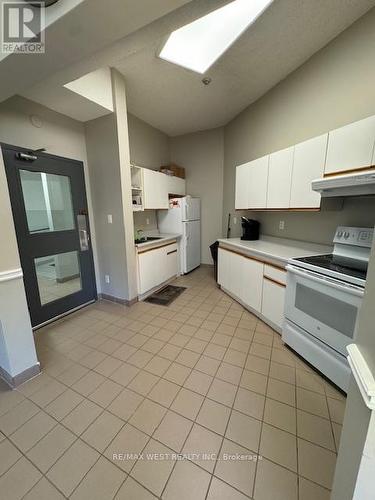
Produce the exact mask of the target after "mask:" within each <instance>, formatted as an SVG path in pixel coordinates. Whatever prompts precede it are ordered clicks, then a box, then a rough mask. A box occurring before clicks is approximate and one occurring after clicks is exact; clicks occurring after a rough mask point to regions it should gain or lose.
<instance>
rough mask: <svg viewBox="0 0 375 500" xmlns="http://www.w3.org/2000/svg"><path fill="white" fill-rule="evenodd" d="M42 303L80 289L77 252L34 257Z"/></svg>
mask: <svg viewBox="0 0 375 500" xmlns="http://www.w3.org/2000/svg"><path fill="white" fill-rule="evenodd" d="M34 264H35V271H36V276H37V279H38V287H39V295H40V302H41V304H42V305H44V304H47V303H48V302H53V301H54V300H58V299H61V298H63V297H66V296H67V295H71V294H72V293H75V292H78V291H79V290H82V282H81V271H80V267H79V260H78V252H75V251H74V252H66V253H59V254H57V255H48V256H47V257H38V258H37V259H34Z"/></svg>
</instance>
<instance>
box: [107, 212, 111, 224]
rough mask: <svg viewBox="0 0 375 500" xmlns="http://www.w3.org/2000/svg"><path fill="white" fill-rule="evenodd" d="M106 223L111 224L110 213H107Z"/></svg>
mask: <svg viewBox="0 0 375 500" xmlns="http://www.w3.org/2000/svg"><path fill="white" fill-rule="evenodd" d="M107 219H108V224H112V214H108V215H107Z"/></svg>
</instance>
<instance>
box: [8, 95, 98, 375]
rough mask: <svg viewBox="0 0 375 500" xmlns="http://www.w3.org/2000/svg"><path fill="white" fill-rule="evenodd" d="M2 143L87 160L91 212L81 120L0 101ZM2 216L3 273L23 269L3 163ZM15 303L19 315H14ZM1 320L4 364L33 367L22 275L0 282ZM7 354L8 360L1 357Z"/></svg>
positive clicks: (12, 370)
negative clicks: (34, 119) (36, 120)
mask: <svg viewBox="0 0 375 500" xmlns="http://www.w3.org/2000/svg"><path fill="white" fill-rule="evenodd" d="M33 115H37V116H38V117H39V118H40V119H41V123H42V126H41V127H40V128H38V127H35V126H33V124H32V123H31V120H30V118H31V116H33ZM0 142H4V143H7V144H12V145H16V146H23V147H26V148H28V147H29V148H31V149H37V148H46V149H47V152H48V153H52V154H56V155H60V156H64V157H68V158H74V159H76V160H81V161H83V162H84V166H85V177H86V189H87V197H88V203H89V214H90V215H92V210H91V197H90V190H89V189H88V188H89V184H88V182H89V181H88V178H89V172H88V168H87V161H86V144H85V136H84V128H83V125H82V124H81V123H78V122H76V121H74V120H72V119H70V118H67V117H65V116H63V115H60V114H58V113H55V112H53V111H51V110H49V109H47V108H45V107H43V106H40V105H39V104H36V103H33V102H31V101H28V100H27V99H24V98H21V97H13V98H11V99H8V100H7V101H5V102H4V103H2V104H0ZM0 218H1V241H2V244H1V245H0V272H1V271H3V272H4V271H9V270H12V269H17V268H18V269H19V268H20V261H19V254H18V247H17V240H16V236H15V229H14V223H13V217H12V212H11V208H10V201H9V194H8V188H7V182H6V176H5V171H4V166H3V164H2V163H1V164H0ZM91 236H92V240H93V242H95V231H94V228H92V234H91ZM94 258H95V247H94ZM15 304H16V306H15ZM15 307H16V312H17V314H15ZM0 322H1V325H2V327H1V330H2V337H3V338H2V342H1V343H2V346H3V349H2V355H1V357H0V366H2V367H3V368H4V369H5V370H6V371H7V372H8V373H9V374H10V375H11V376H15V375H18V374H20V373H21V372H23V371H25V370H27V369H29V368H31V367H33V366H35V364H36V363H37V358H36V353H35V347H34V341H33V335H32V331H31V325H30V318H29V314H28V309H27V304H26V297H25V290H24V287H23V282H22V280H20V279H18V280H13V281H9V282H5V283H1V284H0ZM4 357H6V359H3V358H4Z"/></svg>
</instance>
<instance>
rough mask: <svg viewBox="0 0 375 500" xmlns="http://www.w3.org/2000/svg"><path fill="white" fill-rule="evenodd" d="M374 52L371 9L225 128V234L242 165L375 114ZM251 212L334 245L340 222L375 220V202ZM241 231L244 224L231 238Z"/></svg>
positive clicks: (273, 230) (265, 226)
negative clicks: (329, 208) (332, 208)
mask: <svg viewBox="0 0 375 500" xmlns="http://www.w3.org/2000/svg"><path fill="white" fill-rule="evenodd" d="M374 53H375V9H372V10H371V11H370V12H369V13H367V14H366V15H365V16H363V17H362V18H361V19H359V20H358V21H357V22H356V23H354V24H353V25H352V26H350V27H349V28H348V29H347V30H346V31H344V32H343V33H341V34H340V35H339V36H338V37H337V38H336V39H334V40H333V41H332V42H331V43H329V44H328V45H327V46H326V47H325V48H323V49H322V50H321V51H319V52H318V53H317V54H315V55H314V56H313V57H312V58H311V59H310V60H309V61H307V62H306V63H305V64H303V65H302V66H301V67H300V68H299V69H297V70H296V71H295V72H293V73H292V74H291V75H289V76H288V77H287V78H286V79H285V80H283V81H282V82H281V83H280V84H278V85H277V86H276V87H274V88H273V89H272V90H271V91H269V92H268V93H267V94H266V95H265V96H264V97H262V98H261V99H259V100H258V101H256V102H255V103H254V104H252V105H250V106H249V107H248V108H247V109H246V110H245V111H243V112H242V113H241V114H240V115H238V116H237V117H236V118H235V119H234V120H232V121H231V122H230V123H229V124H228V125H226V127H225V129H224V154H225V160H224V204H223V232H225V229H226V220H227V216H228V213H229V212H230V213H232V214H234V213H235V212H234V191H235V168H236V166H237V165H240V164H242V163H245V162H247V161H250V160H252V159H255V158H259V157H260V156H263V155H265V154H268V153H271V152H273V151H277V150H280V149H283V148H285V147H288V146H290V145H292V144H296V143H298V142H301V141H304V140H306V139H308V138H310V137H314V136H317V135H320V134H322V133H324V132H327V131H329V130H332V129H334V128H337V127H340V126H342V125H344V124H346V123H350V122H354V121H356V120H360V119H361V118H365V117H366V116H370V115H374V114H375V85H374V82H375V65H374V64H372V63H371V61H372V60H373V56H374ZM247 215H250V216H252V217H254V218H256V219H259V220H260V221H261V223H262V232H263V233H265V234H269V235H273V236H280V237H286V238H295V239H301V240H307V241H313V242H317V243H331V242H332V236H333V234H334V230H335V228H336V226H337V225H338V224H348V225H350V224H353V225H364V226H366V225H368V226H371V225H374V223H375V199H374V198H372V199H369V198H367V199H364V198H363V199H358V198H356V199H347V200H346V201H345V205H344V209H343V210H342V211H339V212H327V211H323V212H321V213H297V212H296V213H293V212H291V213H288V212H278V213H266V212H253V213H251V212H250V213H249V212H248V213H247ZM279 220H284V221H285V230H284V231H279V229H278V222H279ZM239 233H240V225H239V224H237V227H236V226H234V227H233V232H232V236H236V235H238V234H239Z"/></svg>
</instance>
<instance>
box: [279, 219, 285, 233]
mask: <svg viewBox="0 0 375 500" xmlns="http://www.w3.org/2000/svg"><path fill="white" fill-rule="evenodd" d="M279 229H280V231H284V229H285V221H283V220H281V221H280V222H279Z"/></svg>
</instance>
